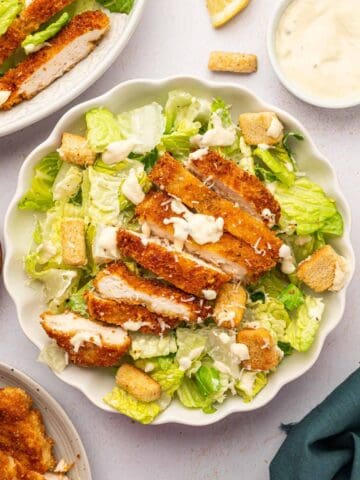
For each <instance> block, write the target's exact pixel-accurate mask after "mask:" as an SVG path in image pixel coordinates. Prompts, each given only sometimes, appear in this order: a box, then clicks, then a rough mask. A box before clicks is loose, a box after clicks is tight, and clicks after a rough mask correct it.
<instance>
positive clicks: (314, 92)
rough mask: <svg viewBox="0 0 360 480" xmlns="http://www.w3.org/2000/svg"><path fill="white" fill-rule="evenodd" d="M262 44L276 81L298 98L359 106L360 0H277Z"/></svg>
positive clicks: (336, 105)
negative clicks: (265, 49)
mask: <svg viewBox="0 0 360 480" xmlns="http://www.w3.org/2000/svg"><path fill="white" fill-rule="evenodd" d="M267 44H268V52H269V56H270V61H271V63H272V66H273V68H274V70H275V72H276V74H277V76H278V77H279V80H280V81H281V82H282V84H283V85H284V86H285V87H286V88H287V89H288V90H289V91H290V92H291V93H293V94H294V95H295V96H297V97H298V98H300V99H301V100H303V101H305V102H307V103H310V104H312V105H316V106H319V107H324V108H348V107H354V106H357V105H360V0H341V1H340V2H339V0H316V1H315V0H279V1H278V3H277V5H276V7H275V9H274V12H273V14H272V17H271V19H270V23H269V28H268V35H267Z"/></svg>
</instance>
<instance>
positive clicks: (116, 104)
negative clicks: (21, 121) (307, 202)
mask: <svg viewBox="0 0 360 480" xmlns="http://www.w3.org/2000/svg"><path fill="white" fill-rule="evenodd" d="M176 88H183V89H186V90H189V91H191V92H192V93H193V94H194V95H199V96H203V97H207V98H209V99H210V98H213V97H218V96H221V97H222V98H224V100H225V101H226V102H228V103H229V104H232V105H233V114H234V115H236V116H238V115H239V114H240V113H241V112H248V111H253V112H256V111H263V110H273V111H274V112H276V113H277V114H278V115H279V117H280V119H281V120H282V122H283V123H284V124H285V126H286V128H287V129H289V130H293V131H297V132H301V133H302V134H303V135H304V136H305V139H306V140H305V141H303V142H298V143H297V145H296V150H295V153H296V154H297V158H298V160H299V164H300V167H301V168H302V169H303V170H305V171H306V172H308V173H309V175H310V177H311V178H312V179H313V180H314V181H316V182H318V183H319V184H320V185H322V186H323V187H324V188H325V190H326V191H327V193H328V194H329V195H331V196H332V197H333V198H334V199H335V200H336V201H337V205H338V208H339V210H340V212H341V214H342V215H343V218H344V222H345V233H344V235H343V237H342V238H338V239H335V240H334V241H333V242H332V243H333V245H334V247H335V248H336V250H337V251H338V252H339V253H340V254H341V255H343V256H345V257H346V258H347V260H348V262H349V269H350V271H349V279H348V283H349V282H350V280H351V277H352V275H353V272H354V263H355V261H354V253H353V249H352V246H351V243H350V236H349V235H350V223H351V218H350V209H349V206H348V204H347V202H346V200H345V198H344V196H343V194H342V192H341V190H340V187H339V184H338V181H337V178H336V175H335V172H334V169H333V168H332V166H331V165H330V164H329V162H328V161H327V160H326V159H325V158H324V157H323V156H322V155H321V153H320V152H319V151H318V150H317V148H316V147H315V145H314V143H313V141H312V140H311V138H310V135H309V133H308V132H307V131H306V129H305V128H304V127H303V126H302V125H301V124H300V123H299V122H298V121H297V120H296V119H295V118H294V117H292V116H291V115H289V114H288V113H286V112H284V111H283V110H280V109H279V108H276V107H274V106H273V105H269V104H266V103H265V102H264V101H262V100H261V99H260V98H259V97H257V96H256V95H254V94H253V93H252V92H250V91H249V90H247V89H245V88H243V87H240V86H238V85H234V84H224V83H211V82H205V81H200V80H197V79H195V78H191V77H175V78H169V79H165V80H155V81H151V80H133V81H129V82H125V83H122V84H120V85H118V86H117V87H115V88H113V89H112V90H110V91H109V92H107V93H105V94H104V95H102V96H101V97H98V98H95V99H93V100H90V101H88V102H85V103H82V104H80V105H78V106H76V107H74V108H72V109H71V110H70V111H69V112H68V113H66V114H65V115H64V116H63V117H62V119H61V120H60V121H59V122H58V124H57V125H56V127H55V128H54V130H53V132H52V134H51V135H50V137H49V138H48V139H47V140H46V141H45V142H44V143H42V144H41V145H40V146H39V147H37V148H36V149H35V150H34V151H33V152H32V153H31V154H30V155H29V156H28V157H27V159H26V160H25V162H24V164H23V166H22V168H21V170H20V174H19V180H18V186H17V190H16V193H15V196H14V198H13V200H12V202H11V204H10V207H9V209H8V212H7V215H6V220H5V241H6V258H5V269H4V278H5V285H6V287H7V289H8V291H9V293H10V295H11V296H12V298H13V300H14V302H15V304H16V307H17V312H18V316H19V321H20V324H21V327H22V329H23V330H24V332H25V334H26V335H27V336H28V337H29V339H30V340H31V341H32V342H33V343H34V344H35V345H37V346H38V347H39V348H40V349H41V348H42V347H43V346H44V344H45V343H46V342H47V340H48V339H47V336H46V334H45V333H44V331H43V330H42V328H41V327H40V324H39V321H38V318H39V314H40V313H41V312H42V311H43V310H44V309H45V308H46V306H45V304H44V303H43V302H42V300H41V298H42V295H41V290H40V287H39V286H38V285H32V286H30V285H29V283H28V281H27V278H26V276H25V273H24V270H23V260H22V259H23V257H24V255H25V254H26V253H27V250H28V248H29V245H30V244H31V237H32V231H33V227H34V215H33V214H32V213H31V212H30V213H29V212H23V211H20V210H18V209H17V203H18V201H19V200H20V198H21V196H22V195H23V194H24V193H25V191H26V190H27V189H28V186H29V183H30V180H31V178H32V175H33V168H34V166H35V165H36V163H37V162H38V161H39V160H40V159H41V157H43V156H44V155H46V154H47V153H49V152H50V151H53V150H54V149H56V148H57V147H58V146H59V144H60V139H61V134H62V132H64V131H72V132H77V133H81V132H82V133H83V132H84V129H85V123H84V118H83V114H84V113H85V112H86V111H87V110H89V109H90V108H93V107H97V106H106V107H108V108H110V109H111V110H112V111H115V112H121V111H125V110H129V109H132V108H135V107H139V106H141V105H144V104H145V103H149V102H152V101H157V102H160V103H162V104H164V102H165V101H166V97H167V93H168V92H169V91H170V90H173V89H176ZM345 293H346V289H344V290H342V291H341V292H339V293H337V294H334V293H326V294H325V295H324V299H325V303H326V308H325V314H324V319H323V321H322V322H321V326H320V329H319V332H318V334H317V336H316V340H315V342H314V344H313V346H312V348H311V349H310V350H309V351H308V352H306V353H295V354H294V355H292V356H290V357H287V358H286V359H285V360H284V361H283V363H282V364H281V365H280V367H279V369H278V370H277V371H276V372H275V373H274V374H273V375H271V376H270V379H269V383H268V385H267V386H266V388H265V389H264V390H263V391H262V392H260V394H259V395H258V396H257V397H256V398H255V399H254V401H253V402H252V403H247V404H246V403H243V402H242V400H241V399H240V398H239V397H233V398H229V399H228V400H226V401H225V403H224V404H223V405H221V406H220V407H219V409H218V411H217V412H216V413H214V414H211V415H207V414H204V413H202V412H201V411H198V410H188V409H186V408H184V407H182V406H181V405H180V403H178V402H177V401H173V403H172V404H171V406H170V407H169V408H168V409H167V410H166V411H165V412H163V413H162V414H161V415H160V416H159V418H158V419H157V420H156V421H155V423H157V424H164V423H170V422H174V423H180V424H186V425H208V424H211V423H214V422H217V421H218V420H221V419H222V418H224V417H226V416H227V415H229V414H231V413H234V412H248V411H251V410H255V409H257V408H260V407H263V406H264V405H266V404H267V403H269V402H270V401H271V400H272V399H273V398H274V397H275V396H276V394H277V393H278V392H279V390H280V389H281V387H283V386H284V385H285V384H287V383H289V382H291V381H292V380H295V379H296V378H298V377H300V376H301V375H303V374H304V373H305V372H306V371H307V370H309V368H311V367H312V366H313V365H314V363H315V362H316V359H317V358H318V356H319V354H320V351H321V349H322V347H323V345H324V342H325V339H326V337H327V336H328V335H329V333H330V332H331V331H332V330H333V329H334V328H335V327H336V326H337V325H338V323H339V322H340V320H341V317H342V315H343V312H344V307H345ZM34 361H35V359H34ZM58 377H59V378H60V379H61V380H63V381H64V382H66V383H68V384H70V385H72V386H74V387H76V388H78V389H80V390H81V391H82V392H83V393H84V394H85V395H86V397H88V399H89V400H90V401H92V402H93V403H94V404H95V405H97V406H98V407H99V408H101V409H103V410H107V411H111V409H110V408H109V407H107V406H106V405H105V404H104V403H103V401H102V398H103V396H104V395H105V394H106V393H107V392H108V391H110V390H111V388H112V387H113V384H114V378H113V377H112V376H111V375H110V373H105V372H104V371H102V370H100V369H82V368H79V367H75V366H73V365H71V366H69V367H68V368H67V369H66V370H65V371H64V372H62V373H61V374H59V375H58Z"/></svg>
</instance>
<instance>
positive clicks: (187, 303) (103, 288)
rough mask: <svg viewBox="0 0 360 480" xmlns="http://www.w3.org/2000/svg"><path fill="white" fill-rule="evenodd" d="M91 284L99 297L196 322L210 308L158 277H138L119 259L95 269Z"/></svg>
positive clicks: (168, 316)
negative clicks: (97, 271)
mask: <svg viewBox="0 0 360 480" xmlns="http://www.w3.org/2000/svg"><path fill="white" fill-rule="evenodd" d="M94 286H95V288H96V290H97V292H98V293H99V294H100V295H101V296H102V297H103V298H109V299H113V300H117V301H121V302H123V303H127V304H129V305H142V306H144V307H146V308H147V309H148V310H150V311H151V312H153V313H156V314H157V315H161V316H164V317H166V318H173V319H180V320H181V321H186V322H190V323H196V322H197V321H198V320H199V319H204V318H206V317H207V316H209V315H210V312H211V307H210V306H209V305H207V304H206V302H204V301H203V300H200V299H199V298H196V297H194V296H192V295H188V294H186V293H185V292H182V291H181V290H178V289H177V288H174V287H171V286H168V285H164V284H163V283H161V282H159V281H156V280H150V279H146V278H142V277H138V276H137V275H135V274H134V273H132V272H131V271H130V270H129V269H128V268H127V267H126V266H125V265H124V264H123V263H121V262H116V263H112V264H111V265H109V266H108V267H106V268H105V269H104V270H102V271H101V272H99V273H98V274H97V276H96V278H95V280H94Z"/></svg>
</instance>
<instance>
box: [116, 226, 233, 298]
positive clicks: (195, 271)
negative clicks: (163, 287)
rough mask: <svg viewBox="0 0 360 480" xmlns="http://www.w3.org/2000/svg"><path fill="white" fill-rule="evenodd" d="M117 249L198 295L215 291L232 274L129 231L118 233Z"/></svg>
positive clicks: (167, 279) (184, 289)
mask: <svg viewBox="0 0 360 480" xmlns="http://www.w3.org/2000/svg"><path fill="white" fill-rule="evenodd" d="M117 242H118V248H119V250H120V251H121V252H122V254H123V255H125V256H127V257H131V258H133V259H134V260H135V261H136V262H138V263H139V264H140V265H142V266H143V267H144V268H146V269H148V270H151V271H152V272H154V273H155V274H156V275H157V276H159V277H160V278H162V279H164V280H166V281H168V282H169V283H172V284H173V285H175V287H177V288H180V289H181V290H183V291H184V292H187V293H192V294H193V295H196V296H197V297H204V298H206V297H207V295H206V293H204V292H206V291H208V290H211V291H214V292H215V297H216V293H217V292H218V291H219V290H220V288H221V286H222V285H223V284H224V283H226V282H228V281H229V280H230V279H231V277H230V276H229V275H227V274H226V273H225V272H223V271H222V270H220V268H218V267H215V266H214V265H210V264H208V263H206V262H204V261H203V260H200V259H199V258H197V257H195V256H193V255H190V254H189V253H186V252H178V251H176V250H175V248H174V247H173V246H171V245H168V244H166V243H165V242H162V241H161V240H159V239H155V238H151V239H150V238H147V237H145V236H144V235H141V234H139V233H135V232H132V231H130V230H119V231H118V233H117Z"/></svg>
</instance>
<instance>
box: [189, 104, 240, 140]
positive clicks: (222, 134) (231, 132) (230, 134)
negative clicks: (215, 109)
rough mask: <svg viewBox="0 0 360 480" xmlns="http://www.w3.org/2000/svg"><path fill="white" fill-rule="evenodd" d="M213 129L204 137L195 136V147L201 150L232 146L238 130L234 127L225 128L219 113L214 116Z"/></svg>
mask: <svg viewBox="0 0 360 480" xmlns="http://www.w3.org/2000/svg"><path fill="white" fill-rule="evenodd" d="M211 119H212V122H213V128H211V129H210V130H208V131H207V132H205V134H204V135H195V136H194V137H192V138H191V143H192V144H193V145H198V146H199V147H200V148H207V147H226V146H230V145H232V144H233V143H234V142H235V140H236V129H235V128H234V127H228V128H224V127H223V125H222V121H221V118H220V117H219V115H218V114H217V113H213V114H212V117H211Z"/></svg>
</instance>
